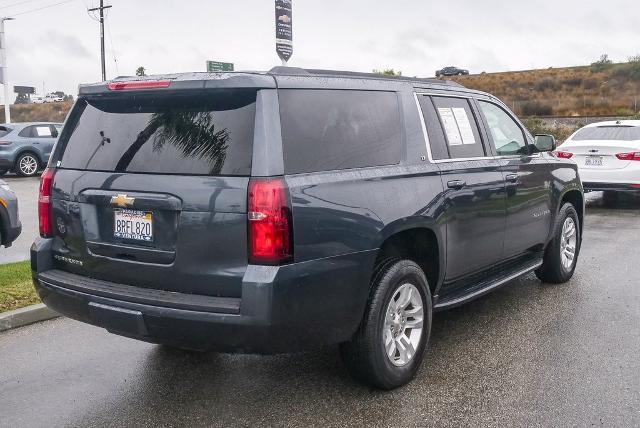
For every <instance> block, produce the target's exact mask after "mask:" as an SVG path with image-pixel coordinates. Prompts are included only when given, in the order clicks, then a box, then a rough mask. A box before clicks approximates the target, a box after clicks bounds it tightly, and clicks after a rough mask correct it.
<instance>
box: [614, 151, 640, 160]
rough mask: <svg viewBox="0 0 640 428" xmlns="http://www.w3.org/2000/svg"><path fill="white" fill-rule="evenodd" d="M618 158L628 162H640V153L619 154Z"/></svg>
mask: <svg viewBox="0 0 640 428" xmlns="http://www.w3.org/2000/svg"><path fill="white" fill-rule="evenodd" d="M616 157H617V158H618V159H620V160H626V161H640V152H630V153H618V154H617V155H616Z"/></svg>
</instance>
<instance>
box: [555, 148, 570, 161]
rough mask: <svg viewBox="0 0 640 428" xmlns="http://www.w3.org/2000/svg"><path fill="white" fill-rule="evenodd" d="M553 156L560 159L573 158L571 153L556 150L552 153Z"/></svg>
mask: <svg viewBox="0 0 640 428" xmlns="http://www.w3.org/2000/svg"><path fill="white" fill-rule="evenodd" d="M553 155H554V156H555V157H557V158H560V159H571V157H572V156H573V153H571V152H563V151H561V150H556V151H555V152H553Z"/></svg>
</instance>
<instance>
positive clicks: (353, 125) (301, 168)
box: [279, 89, 402, 174]
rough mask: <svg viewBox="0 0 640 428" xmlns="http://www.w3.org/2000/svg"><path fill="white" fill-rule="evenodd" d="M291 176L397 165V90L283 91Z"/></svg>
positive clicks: (284, 134)
mask: <svg viewBox="0 0 640 428" xmlns="http://www.w3.org/2000/svg"><path fill="white" fill-rule="evenodd" d="M279 99H280V116H281V122H282V143H283V152H284V168H285V173H287V174H296V173H304V172H314V171H330V170H340V169H348V168H362V167H369V166H380V165H395V164H398V163H399V162H400V157H401V154H402V130H401V129H402V128H401V126H400V111H399V106H398V96H397V95H396V93H395V92H378V91H352V90H298V89H284V90H281V91H280V92H279Z"/></svg>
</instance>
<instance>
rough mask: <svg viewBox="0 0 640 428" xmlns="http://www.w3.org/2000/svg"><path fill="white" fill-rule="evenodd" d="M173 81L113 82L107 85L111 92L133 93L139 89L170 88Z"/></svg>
mask: <svg viewBox="0 0 640 428" xmlns="http://www.w3.org/2000/svg"><path fill="white" fill-rule="evenodd" d="M170 85H171V80H130V81H127V82H111V83H109V84H108V85H107V87H108V88H109V90H110V91H127V90H129V91H133V90H138V89H158V88H168V87H169V86H170Z"/></svg>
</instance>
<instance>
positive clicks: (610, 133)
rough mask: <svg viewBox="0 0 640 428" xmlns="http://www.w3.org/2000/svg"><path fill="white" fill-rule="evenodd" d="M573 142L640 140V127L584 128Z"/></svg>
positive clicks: (574, 137)
mask: <svg viewBox="0 0 640 428" xmlns="http://www.w3.org/2000/svg"><path fill="white" fill-rule="evenodd" d="M572 140H573V141H588V140H618V141H636V140H640V126H597V127H593V128H582V129H581V130H579V131H578V132H577V133H576V135H574V136H573V138H572Z"/></svg>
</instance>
